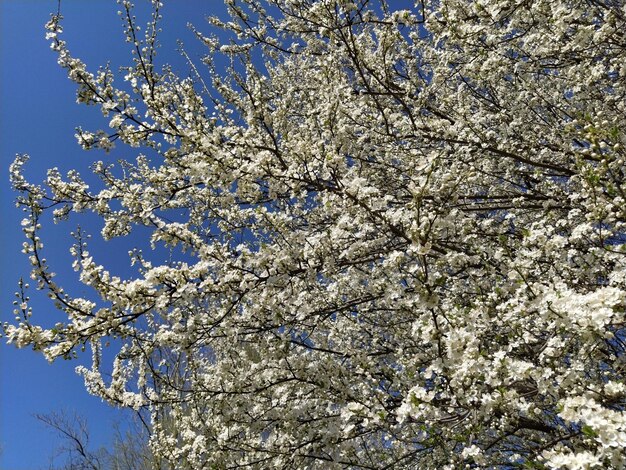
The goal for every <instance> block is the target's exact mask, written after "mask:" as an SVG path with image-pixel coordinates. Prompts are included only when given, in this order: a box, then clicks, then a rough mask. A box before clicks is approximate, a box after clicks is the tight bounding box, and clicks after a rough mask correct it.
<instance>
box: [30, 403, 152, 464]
mask: <svg viewBox="0 0 626 470" xmlns="http://www.w3.org/2000/svg"><path fill="white" fill-rule="evenodd" d="M35 418H37V419H38V420H39V421H41V422H42V423H43V424H45V425H46V426H47V427H48V428H50V429H51V430H53V431H55V433H56V434H57V435H58V436H59V437H60V438H61V440H62V444H61V445H60V447H59V448H58V452H57V454H56V456H55V457H61V456H63V457H65V461H64V463H62V464H61V465H60V466H57V465H55V463H54V457H53V458H51V462H50V466H49V469H50V470H105V469H106V470H153V469H161V468H164V467H163V466H162V465H161V463H160V462H159V461H158V460H157V459H155V457H154V456H153V454H152V452H151V451H150V448H149V447H148V437H149V432H148V431H147V428H146V427H145V426H144V424H143V423H142V421H141V419H139V418H138V419H131V420H129V422H128V423H126V426H122V425H121V424H120V423H116V424H115V425H114V437H113V444H112V447H111V449H106V448H104V447H101V448H100V449H98V450H92V449H91V445H90V432H89V427H88V425H87V422H86V420H85V418H84V417H82V416H80V415H79V414H77V413H69V412H66V411H57V412H52V413H48V414H36V415H35Z"/></svg>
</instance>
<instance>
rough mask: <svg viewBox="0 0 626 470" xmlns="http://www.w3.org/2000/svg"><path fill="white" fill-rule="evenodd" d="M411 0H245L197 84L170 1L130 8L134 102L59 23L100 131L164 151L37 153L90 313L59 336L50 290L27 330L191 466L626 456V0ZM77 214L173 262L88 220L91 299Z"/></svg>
mask: <svg viewBox="0 0 626 470" xmlns="http://www.w3.org/2000/svg"><path fill="white" fill-rule="evenodd" d="M403 3H404V4H405V5H404V6H403V7H402V8H403V9H402V10H397V11H394V8H393V7H394V2H388V1H385V0H377V1H369V2H368V1H361V0H241V1H237V2H234V1H230V0H229V1H227V2H226V4H227V7H228V10H229V12H230V15H231V18H230V20H229V21H223V20H220V19H218V18H211V19H210V24H211V25H212V27H214V28H218V29H221V31H220V32H219V34H215V35H213V36H210V35H209V36H207V35H206V34H203V33H201V32H200V30H196V33H197V35H198V37H199V39H200V40H201V41H202V42H203V43H204V44H205V45H206V46H207V48H208V51H209V52H208V55H207V57H206V58H205V59H204V62H205V65H206V66H207V69H206V70H207V72H206V73H205V72H203V71H202V68H201V67H200V66H199V65H198V66H196V65H194V66H193V69H192V70H193V73H192V76H193V77H194V79H193V80H192V79H189V78H185V79H180V78H178V77H177V76H176V75H175V74H174V73H172V72H171V71H170V70H169V69H168V68H165V69H163V70H162V71H158V70H156V67H155V66H154V54H155V53H156V48H157V42H156V35H157V31H158V20H159V18H160V9H161V5H160V4H159V3H158V2H154V9H155V10H154V15H153V17H152V20H151V22H150V23H149V24H148V27H146V28H143V31H145V33H143V35H140V34H139V31H140V30H142V28H139V27H138V25H137V24H136V21H135V19H134V17H133V14H132V5H131V4H130V3H129V2H121V7H122V13H121V18H122V20H123V21H124V23H125V34H126V37H127V40H128V42H129V44H130V45H131V47H132V49H133V53H134V56H133V57H134V62H133V63H132V64H131V66H129V67H124V68H123V69H122V71H121V74H120V76H121V77H122V80H121V82H122V83H121V84H120V85H119V87H118V86H117V85H116V84H115V79H116V77H117V75H116V74H115V73H113V72H111V71H109V70H108V69H103V70H101V71H100V73H98V74H91V73H89V72H88V71H87V67H86V65H85V64H83V63H82V62H81V61H80V60H79V59H76V58H74V57H73V56H72V55H71V54H70V52H69V50H68V49H67V47H66V44H65V43H64V42H63V41H62V40H61V39H60V35H61V27H60V21H61V18H60V17H58V16H55V17H53V19H52V20H51V22H50V23H49V25H48V39H49V40H51V42H52V45H53V49H54V50H55V51H56V53H57V54H58V56H59V63H60V65H61V66H63V67H64V68H66V69H67V71H68V75H69V78H70V79H71V80H73V81H75V82H76V83H77V86H78V99H79V101H81V102H85V103H89V104H97V105H99V106H100V107H101V109H102V112H103V114H104V116H106V117H107V118H106V119H107V121H106V125H107V126H108V129H107V130H106V131H104V130H99V131H98V130H96V131H82V130H81V131H79V133H78V135H77V138H78V140H79V143H80V144H81V145H82V146H83V147H84V148H86V149H93V148H99V149H103V150H105V151H108V150H110V149H111V145H112V142H113V141H117V142H121V143H124V144H126V145H128V146H130V147H144V148H145V149H146V153H147V154H148V155H150V156H145V155H143V154H142V155H138V156H137V159H136V161H135V162H130V161H125V162H124V163H123V164H122V165H121V169H117V168H116V167H113V166H108V165H105V164H104V163H102V162H97V163H96V164H95V165H94V166H93V170H94V172H95V173H96V174H97V175H98V176H99V179H100V181H101V183H100V184H101V187H100V188H95V189H94V188H92V187H90V186H89V185H88V184H87V183H86V182H85V181H83V179H81V176H80V175H78V174H77V173H76V172H70V173H69V174H68V175H66V176H63V175H62V174H61V173H60V172H59V171H57V170H55V169H53V170H51V171H50V173H49V175H48V178H47V180H46V182H45V184H44V185H42V186H36V185H33V184H31V183H29V182H27V181H26V179H25V178H24V177H23V176H22V170H21V168H22V166H23V165H24V163H25V160H26V159H25V157H23V156H21V157H18V159H17V160H16V162H15V163H14V164H13V166H12V168H11V177H12V182H13V185H14V187H15V188H16V190H18V191H20V193H21V195H20V199H19V204H20V205H22V206H23V207H24V208H25V209H26V210H27V211H28V213H29V217H28V218H27V219H26V221H25V222H24V227H23V228H24V232H25V235H26V238H27V241H26V243H25V248H24V252H25V253H26V254H27V255H28V256H30V257H31V259H32V265H33V271H32V274H31V277H32V278H33V280H34V281H35V282H36V283H37V287H38V288H40V289H45V290H47V291H48V292H49V294H50V296H51V298H52V299H53V300H54V302H55V304H56V306H57V308H58V309H60V310H61V311H62V312H64V316H65V319H64V321H63V322H60V323H57V325H56V326H55V327H54V328H53V329H44V328H42V327H41V326H38V323H37V315H33V312H32V311H31V310H30V308H29V306H28V304H29V299H28V296H27V295H26V286H24V285H22V286H21V289H20V292H19V293H18V299H17V301H16V310H15V313H16V320H15V322H13V323H7V324H5V326H4V331H5V335H6V336H7V338H8V339H9V341H12V342H14V343H15V344H16V345H17V346H20V347H21V346H26V345H32V346H34V347H35V348H37V349H39V350H42V351H43V352H44V353H45V354H46V356H47V357H48V358H49V359H51V360H52V359H54V358H55V357H58V356H64V357H71V356H72V355H73V354H74V352H75V351H76V350H77V349H80V348H81V347H84V346H86V345H87V346H89V347H90V348H91V349H92V352H93V365H92V367H91V368H90V369H87V368H82V369H81V370H80V372H81V373H82V374H83V375H84V378H85V383H86V387H87V389H88V391H89V392H90V393H93V394H95V395H98V396H100V397H102V398H103V399H105V400H107V401H109V402H110V403H111V404H114V405H120V406H126V407H130V408H134V409H138V410H142V412H144V413H149V414H150V415H151V419H152V437H151V444H152V448H153V451H154V453H155V454H157V455H158V456H159V457H160V458H161V459H163V461H168V462H170V463H171V465H172V466H173V467H176V468H193V469H201V468H243V467H246V466H249V467H250V468H289V469H291V468H324V469H327V468H329V469H330V468H394V469H396V468H432V469H435V468H501V469H508V468H516V467H523V466H527V467H530V468H534V467H537V468H543V467H548V468H570V469H578V468H580V469H583V468H624V466H626V460H625V457H624V451H623V449H624V447H626V418H625V413H626V386H625V385H624V380H625V374H626V313H625V312H626V301H625V300H624V299H626V206H625V205H624V201H626V166H625V163H626V152H625V150H624V149H625V148H626V133H625V129H626V100H625V98H624V97H625V96H626V67H625V66H624V64H625V63H626V4H625V3H624V1H623V0H613V1H610V2H609V1H606V2H605V1H594V2H589V1H585V0H568V1H567V2H566V1H564V0H534V1H532V2H528V1H522V0H481V1H475V2H469V1H466V0H439V1H432V2H431V1H429V0H428V1H426V0H425V1H423V2H422V1H417V2H415V5H413V6H412V7H411V8H407V7H406V2H403ZM220 54H224V55H226V56H227V57H228V58H229V59H230V64H231V65H230V67H229V68H228V69H227V70H222V69H221V67H222V64H223V63H224V61H222V60H221V59H219V60H217V59H216V58H217V57H218V56H219V55H220ZM227 62H228V61H227ZM125 88H129V89H125ZM111 132H112V133H111ZM92 186H93V185H92ZM59 207H61V208H59ZM52 208H54V209H52ZM48 209H52V210H50V211H49V210H48ZM53 210H54V214H53V215H54V219H55V221H59V222H60V221H62V220H63V219H65V218H67V217H68V216H70V217H73V215H72V213H73V212H77V211H78V212H79V211H88V212H93V213H94V214H97V215H98V216H99V217H101V218H102V220H103V221H104V228H103V229H102V232H101V236H102V237H103V238H104V239H105V240H108V239H111V238H115V237H123V236H127V235H128V234H130V233H135V232H133V229H134V228H135V227H139V226H141V227H143V229H142V230H140V231H136V235H135V236H138V237H140V236H143V235H145V234H146V233H148V236H147V238H148V239H147V240H146V242H147V243H150V244H152V246H153V247H155V248H157V251H158V250H161V251H162V250H163V249H171V253H172V255H171V257H170V261H169V262H166V263H163V262H162V261H160V259H161V258H159V257H158V256H156V255H155V256H154V257H153V256H151V254H150V253H141V252H139V251H133V252H131V262H132V263H133V264H134V265H135V267H137V268H138V270H137V274H136V275H135V276H134V277H129V278H123V277H121V276H119V275H115V274H113V273H111V272H110V270H109V268H108V267H107V266H105V265H102V264H101V263H102V262H103V261H102V260H103V259H104V257H103V256H102V254H101V253H97V252H95V251H93V250H92V253H90V252H89V251H88V249H87V248H88V247H87V243H86V239H85V238H84V237H83V236H82V235H81V234H76V235H75V236H76V238H77V240H78V241H77V243H76V245H75V246H74V248H73V249H72V254H73V256H74V258H75V262H74V268H75V270H76V271H77V275H78V277H79V279H80V281H81V282H83V283H84V284H85V285H86V286H89V288H91V289H92V291H93V293H94V295H93V297H92V298H91V299H88V298H74V297H71V296H69V295H68V294H66V293H65V292H64V291H63V289H62V288H61V287H60V286H58V285H57V284H56V283H55V282H54V280H53V273H51V272H50V269H49V267H48V264H47V262H46V261H45V259H44V258H43V254H42V253H43V244H42V242H41V240H40V238H39V228H40V224H41V223H42V222H43V221H46V220H47V219H46V215H47V213H48V212H52V211H53ZM181 253H182V254H181ZM109 341H110V343H109ZM107 344H109V346H108V347H109V348H110V349H112V350H113V353H112V354H106V355H105V354H103V352H102V348H105V347H107ZM115 348H119V350H115ZM111 356H114V360H113V362H112V363H107V361H106V360H105V359H104V358H105V357H111ZM109 373H110V379H105V377H108V375H107V374H109Z"/></svg>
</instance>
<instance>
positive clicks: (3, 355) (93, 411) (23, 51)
mask: <svg viewBox="0 0 626 470" xmlns="http://www.w3.org/2000/svg"><path fill="white" fill-rule="evenodd" d="M135 3H136V4H137V16H138V17H139V18H141V17H142V16H143V17H144V18H146V19H147V18H148V16H146V15H147V12H148V11H149V10H148V8H147V5H148V3H149V2H147V1H145V0H136V2H135ZM56 5H57V2H56V1H55V0H54V1H53V0H0V58H1V66H0V159H1V162H2V163H1V168H2V171H1V173H0V178H2V180H1V181H2V184H0V191H1V200H0V203H1V213H0V217H1V220H2V225H1V228H0V244H1V245H2V247H3V250H2V252H1V254H0V276H1V277H0V302H1V304H0V305H1V308H0V319H1V321H6V320H10V319H11V318H12V316H13V314H12V310H13V306H12V301H13V298H14V297H13V293H14V292H15V290H16V287H17V281H18V279H19V277H20V276H24V277H28V272H29V266H28V262H27V259H26V257H25V256H24V255H22V254H21V252H20V250H21V244H22V241H23V240H24V239H23V235H22V233H21V230H20V224H19V222H20V220H21V219H22V217H23V216H22V213H21V212H20V211H19V210H18V209H16V208H15V206H14V199H15V194H13V193H12V191H11V189H10V187H9V183H8V167H9V164H10V163H11V162H12V160H13V158H14V156H15V154H16V153H28V154H29V155H30V156H31V160H30V162H29V164H28V170H27V175H29V176H30V177H31V179H32V180H36V181H38V180H40V179H41V178H42V177H43V176H44V175H45V170H46V169H47V168H49V167H54V166H57V167H59V169H61V170H67V169H69V168H78V169H85V168H86V167H88V165H89V163H90V162H91V161H93V160H95V159H103V158H111V157H105V156H104V155H100V154H97V153H90V152H84V151H82V150H81V149H80V148H79V147H78V145H77V144H76V142H75V139H74V133H75V128H76V127H77V126H79V125H80V126H82V127H83V128H85V129H91V130H95V129H98V128H106V122H105V121H103V119H102V117H101V114H100V112H99V110H98V109H96V108H93V107H85V106H79V105H77V104H76V103H75V88H74V86H73V85H72V83H71V82H69V80H68V79H67V78H66V74H65V71H64V70H62V69H61V68H60V67H59V66H58V65H57V64H56V57H55V55H54V53H52V51H50V49H49V44H48V42H47V41H46V40H45V38H44V36H45V32H44V24H45V23H46V21H47V20H48V19H49V16H50V13H51V12H54V11H56ZM218 8H219V10H220V11H222V10H223V6H222V5H221V2H220V1H218V0H215V1H206V0H204V1H203V0H181V1H177V2H166V5H165V7H164V9H163V15H164V22H163V25H162V26H163V34H162V36H161V42H162V44H163V45H162V48H161V56H160V61H161V62H163V61H165V62H170V63H173V64H174V66H175V68H176V69H178V70H180V71H182V73H183V74H185V75H186V73H187V68H186V67H185V65H184V63H183V61H182V60H181V59H180V58H179V57H178V56H177V54H176V52H175V48H176V42H175V41H176V39H178V38H180V39H183V40H184V41H185V44H186V46H189V47H188V49H189V50H190V52H191V53H192V55H195V56H198V55H199V54H200V50H201V49H200V48H199V45H198V44H197V42H196V40H195V39H194V38H193V36H192V35H191V33H190V32H189V31H188V29H187V28H186V24H187V23H188V22H193V23H194V24H195V25H197V26H200V27H201V29H205V30H206V26H204V23H203V21H202V18H203V17H204V16H205V15H206V14H210V13H216V11H215V9H218ZM117 9H118V8H117V5H116V3H115V2H114V1H113V0H89V1H86V0H63V2H62V14H63V16H64V17H65V19H64V22H63V26H64V30H65V31H64V35H63V36H64V39H65V40H66V41H67V43H68V46H69V49H70V51H72V53H73V54H74V55H75V56H77V57H80V58H81V59H83V60H84V61H85V62H86V63H87V65H88V67H89V70H91V71H95V70H96V69H97V66H98V65H102V64H104V63H105V62H107V61H110V62H111V64H112V65H113V66H115V67H116V66H118V65H126V64H129V59H130V54H129V51H128V46H127V45H126V44H125V43H124V41H123V36H122V29H121V22H120V20H119V17H118V16H117ZM211 9H213V11H211ZM136 154H137V150H130V149H121V150H118V153H117V154H116V155H114V156H113V158H119V157H127V158H129V159H134V157H135V156H136ZM74 228H75V226H74V225H72V224H71V223H70V224H68V225H66V226H62V227H55V229H56V230H53V231H45V232H44V234H43V235H44V238H43V241H44V244H45V245H46V247H47V249H46V253H45V256H46V257H47V258H48V260H49V261H50V264H51V265H52V266H53V267H54V269H53V270H54V271H56V272H57V273H58V274H59V280H60V281H63V280H64V279H67V282H69V283H70V285H76V284H75V283H74V284H72V282H73V281H72V279H73V274H74V273H72V271H71V269H68V268H69V266H68V265H67V263H68V261H69V260H70V257H69V255H68V254H67V250H66V247H68V246H69V244H70V243H71V242H70V241H69V239H68V238H67V236H66V234H67V233H68V232H69V231H70V230H72V229H74ZM87 228H89V227H87ZM98 231H99V227H98V226H96V227H93V230H91V232H92V233H97V232H98ZM108 250H109V259H110V260H111V261H112V262H114V264H115V265H119V267H120V268H119V269H123V268H122V266H123V265H124V263H125V261H126V259H127V257H126V251H125V250H121V249H120V250H119V251H117V250H115V245H112V247H109V248H108ZM115 253H119V254H120V256H119V257H117V256H115ZM111 254H112V255H111ZM32 294H33V295H32V298H33V304H32V305H33V309H34V311H35V313H34V318H35V321H37V320H38V319H43V321H44V322H46V321H50V320H52V319H54V318H55V316H57V315H58V312H55V311H54V309H53V307H52V305H51V304H50V303H48V301H47V299H46V298H45V296H37V295H35V294H36V293H35V292H33V293H32ZM57 318H58V317H57ZM88 361H89V358H88V357H85V358H82V359H80V360H79V361H78V362H76V361H58V362H55V363H54V364H52V365H50V364H48V363H47V362H46V361H45V360H44V359H43V357H41V356H40V355H38V354H35V353H34V352H32V351H28V350H16V349H15V348H13V347H9V346H6V345H4V344H0V420H1V427H0V445H1V446H2V453H1V455H0V469H2V470H21V469H27V470H31V469H38V468H47V465H48V463H49V459H50V457H51V456H53V455H54V453H55V449H56V448H57V446H58V444H59V441H58V440H57V439H56V437H55V436H54V435H53V434H52V433H51V432H50V431H49V430H47V429H46V428H45V427H44V426H43V425H42V424H40V423H39V422H38V421H36V420H35V418H33V417H32V414H33V413H49V412H51V411H55V410H56V411H58V410H62V409H65V410H68V411H70V412H74V411H76V412H78V413H79V414H80V415H82V416H84V417H85V418H86V419H87V421H88V423H89V426H90V429H91V431H92V443H93V447H94V448H95V447H98V446H101V445H107V444H108V443H109V442H110V438H111V427H112V424H113V422H114V421H116V420H119V419H121V417H122V415H121V414H120V413H119V412H117V411H116V410H114V409H111V408H109V407H108V406H106V405H104V404H103V403H101V402H100V400H99V399H97V398H94V397H91V396H89V395H87V393H86V391H85V389H84V385H83V382H82V379H81V378H80V377H79V376H77V375H76V374H75V373H74V368H75V367H76V365H78V364H79V363H88ZM59 463H60V462H59Z"/></svg>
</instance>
